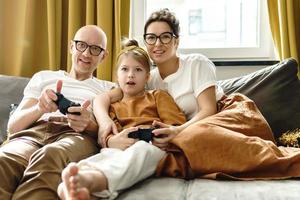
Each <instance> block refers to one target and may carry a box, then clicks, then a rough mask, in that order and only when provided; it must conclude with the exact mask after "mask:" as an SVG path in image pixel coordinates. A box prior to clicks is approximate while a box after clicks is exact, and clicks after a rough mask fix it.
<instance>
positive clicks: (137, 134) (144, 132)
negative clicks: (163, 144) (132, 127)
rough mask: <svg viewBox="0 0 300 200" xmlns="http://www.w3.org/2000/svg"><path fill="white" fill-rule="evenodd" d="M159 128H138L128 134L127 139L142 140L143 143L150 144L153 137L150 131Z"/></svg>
mask: <svg viewBox="0 0 300 200" xmlns="http://www.w3.org/2000/svg"><path fill="white" fill-rule="evenodd" d="M157 128H159V127H154V128H139V129H138V130H137V131H132V132H130V133H129V134H128V137H129V138H134V139H139V140H144V141H145V142H150V141H151V140H152V138H153V137H154V134H153V133H152V131H153V130H154V129H157Z"/></svg>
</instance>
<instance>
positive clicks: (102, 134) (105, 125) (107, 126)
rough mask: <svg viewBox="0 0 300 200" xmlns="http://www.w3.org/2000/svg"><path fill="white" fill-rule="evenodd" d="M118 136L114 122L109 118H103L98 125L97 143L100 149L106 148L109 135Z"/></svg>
mask: <svg viewBox="0 0 300 200" xmlns="http://www.w3.org/2000/svg"><path fill="white" fill-rule="evenodd" d="M110 133H113V134H115V135H116V134H119V132H118V129H117V126H116V124H115V123H114V121H113V120H112V119H111V118H110V117H103V118H102V119H101V122H100V124H99V130H98V143H99V145H101V146H102V147H107V146H106V138H107V136H108V135H109V134H110Z"/></svg>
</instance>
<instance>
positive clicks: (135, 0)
mask: <svg viewBox="0 0 300 200" xmlns="http://www.w3.org/2000/svg"><path fill="white" fill-rule="evenodd" d="M259 2H260V4H259V5H258V6H259V10H260V13H259V17H260V24H259V28H258V30H259V31H260V34H259V35H260V38H259V47H251V48H249V47H240V48H193V49H181V48H180V49H179V52H180V53H202V54H204V55H206V56H207V57H209V58H210V59H212V60H216V61H217V60H276V55H275V53H274V45H273V41H272V36H271V31H270V26H269V23H268V21H269V20H268V14H267V2H266V0H260V1H259ZM145 11H146V3H145V0H131V19H130V20H131V27H130V37H131V38H135V39H137V40H138V41H139V43H140V44H141V46H142V45H143V31H144V30H143V29H144V24H145V21H146V17H147V16H146V12H145Z"/></svg>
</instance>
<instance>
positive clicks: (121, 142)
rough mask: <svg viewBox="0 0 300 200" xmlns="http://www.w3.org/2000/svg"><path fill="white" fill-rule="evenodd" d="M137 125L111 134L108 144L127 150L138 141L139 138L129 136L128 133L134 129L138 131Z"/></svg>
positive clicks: (111, 146) (110, 146)
mask: <svg viewBox="0 0 300 200" xmlns="http://www.w3.org/2000/svg"><path fill="white" fill-rule="evenodd" d="M137 130H138V128H137V127H130V128H127V129H124V130H123V131H121V132H120V133H118V134H116V135H113V136H111V137H110V138H109V139H108V142H107V146H108V147H109V148H117V149H121V150H125V149H127V148H128V147H130V146H131V145H133V144H134V143H135V142H137V141H138V140H137V139H132V138H128V134H129V133H130V132H132V131H137Z"/></svg>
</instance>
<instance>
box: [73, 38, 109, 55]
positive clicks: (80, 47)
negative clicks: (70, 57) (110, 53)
mask: <svg viewBox="0 0 300 200" xmlns="http://www.w3.org/2000/svg"><path fill="white" fill-rule="evenodd" d="M73 42H75V48H76V49H77V51H80V52H84V51H85V50H86V49H87V48H89V51H90V54H91V55H93V56H99V55H100V53H101V52H102V51H104V49H103V48H102V47H99V46H97V45H88V44H87V43H86V42H83V41H79V40H73Z"/></svg>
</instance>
